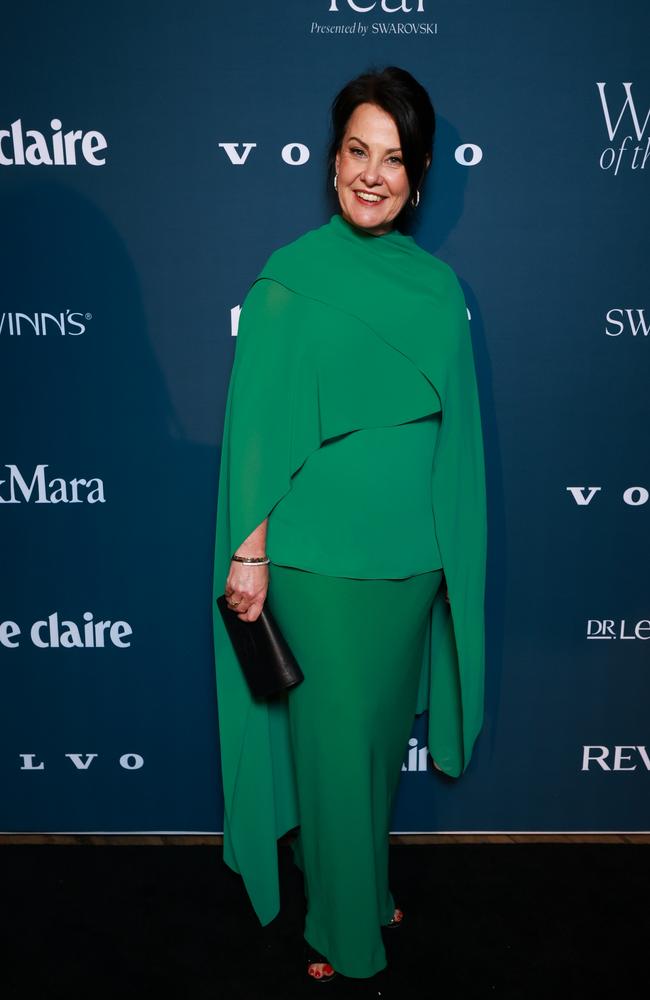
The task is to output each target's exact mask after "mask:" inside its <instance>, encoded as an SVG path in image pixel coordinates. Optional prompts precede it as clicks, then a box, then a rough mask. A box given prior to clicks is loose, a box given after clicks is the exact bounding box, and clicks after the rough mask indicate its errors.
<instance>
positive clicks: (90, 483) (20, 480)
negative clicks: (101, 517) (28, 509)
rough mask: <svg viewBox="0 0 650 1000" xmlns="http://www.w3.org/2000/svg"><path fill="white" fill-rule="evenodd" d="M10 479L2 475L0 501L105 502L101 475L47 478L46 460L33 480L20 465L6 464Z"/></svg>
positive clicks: (36, 471) (39, 466)
mask: <svg viewBox="0 0 650 1000" xmlns="http://www.w3.org/2000/svg"><path fill="white" fill-rule="evenodd" d="M6 468H7V469H9V479H0V504H3V503H30V502H32V501H33V502H34V503H106V497H105V496H104V483H103V480H101V479H71V480H70V481H69V482H67V481H66V480H65V479H50V480H49V482H46V481H45V469H46V468H47V462H45V463H44V464H43V465H37V466H36V469H35V470H34V473H33V475H32V478H31V482H29V483H28V482H27V480H26V479H25V478H24V477H23V475H22V474H21V472H20V470H19V469H18V466H17V465H10V464H7V465H6Z"/></svg>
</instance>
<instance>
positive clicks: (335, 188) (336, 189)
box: [334, 170, 339, 191]
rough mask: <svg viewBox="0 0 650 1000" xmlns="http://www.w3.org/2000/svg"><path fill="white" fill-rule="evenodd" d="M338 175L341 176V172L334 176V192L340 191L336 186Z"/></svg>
mask: <svg viewBox="0 0 650 1000" xmlns="http://www.w3.org/2000/svg"><path fill="white" fill-rule="evenodd" d="M338 175H339V172H338V170H337V171H336V173H335V174H334V190H335V191H338V187H337V186H336V179H337V177H338Z"/></svg>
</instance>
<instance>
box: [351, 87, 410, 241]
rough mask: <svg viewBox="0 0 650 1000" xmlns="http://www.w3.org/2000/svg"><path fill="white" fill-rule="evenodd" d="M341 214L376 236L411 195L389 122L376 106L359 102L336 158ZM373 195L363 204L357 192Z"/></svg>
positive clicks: (389, 226)
mask: <svg viewBox="0 0 650 1000" xmlns="http://www.w3.org/2000/svg"><path fill="white" fill-rule="evenodd" d="M336 169H337V171H338V178H337V193H338V196H339V202H340V204H341V215H342V216H343V218H344V219H346V220H347V221H348V222H351V223H353V225H355V226H359V227H360V228H362V229H366V230H367V231H368V232H369V233H371V234H373V235H375V236H381V235H382V234H383V233H388V232H390V230H391V229H392V228H393V219H395V218H396V216H398V215H399V213H400V212H401V211H402V208H403V207H404V205H405V203H406V200H407V198H408V197H409V195H410V190H409V182H408V177H407V174H406V169H405V167H404V162H403V158H402V151H401V148H400V138H399V132H398V131H397V125H396V124H395V121H394V119H393V118H392V117H391V116H390V115H389V114H388V113H387V112H386V111H384V110H383V109H382V108H379V107H377V105H375V104H359V105H357V107H356V108H355V110H354V112H353V114H352V115H351V116H350V120H349V121H348V124H347V128H346V130H345V135H344V136H343V142H342V143H341V148H340V149H339V151H338V153H337V154H336ZM359 191H362V192H367V193H369V194H370V195H374V196H375V197H373V198H371V199H369V200H368V201H363V200H362V198H361V197H360V196H359V194H358V193H357V192H359Z"/></svg>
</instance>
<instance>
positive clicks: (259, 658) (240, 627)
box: [217, 594, 305, 698]
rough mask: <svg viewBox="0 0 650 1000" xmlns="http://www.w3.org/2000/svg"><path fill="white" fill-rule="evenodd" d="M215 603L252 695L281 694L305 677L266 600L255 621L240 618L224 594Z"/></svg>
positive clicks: (266, 696) (257, 696) (256, 696)
mask: <svg viewBox="0 0 650 1000" xmlns="http://www.w3.org/2000/svg"><path fill="white" fill-rule="evenodd" d="M217 606H218V608H219V611H220V612H221V617H222V618H223V621H224V625H225V626H226V630H227V632H228V635H229V637H230V641H231V643H232V646H233V649H234V650H235V654H236V655H237V659H238V660H239V663H240V665H241V668H242V671H243V673H244V676H245V678H246V681H247V682H248V686H249V688H250V691H251V694H252V695H253V697H254V698H269V697H270V696H272V695H275V694H280V693H281V692H282V691H286V690H287V689H288V688H291V687H294V685H296V684H299V683H300V681H302V680H304V679H305V678H304V674H303V672H302V670H301V669H300V666H299V665H298V662H297V661H296V658H295V656H294V655H293V653H292V652H291V650H290V649H289V646H288V644H287V640H286V639H285V638H284V636H283V635H282V633H281V632H280V629H279V628H278V623H277V622H276V620H275V618H274V617H273V615H272V614H271V612H270V610H269V608H268V605H267V602H266V601H265V602H264V605H263V607H262V611H261V613H260V615H259V616H258V617H257V618H256V619H255V621H254V622H247V621H242V619H241V618H240V617H239V615H238V614H237V612H236V611H235V610H234V609H233V608H231V607H230V606H229V604H228V601H227V598H226V595H225V594H222V595H221V597H218V598H217Z"/></svg>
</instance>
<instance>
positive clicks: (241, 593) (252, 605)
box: [224, 559, 269, 622]
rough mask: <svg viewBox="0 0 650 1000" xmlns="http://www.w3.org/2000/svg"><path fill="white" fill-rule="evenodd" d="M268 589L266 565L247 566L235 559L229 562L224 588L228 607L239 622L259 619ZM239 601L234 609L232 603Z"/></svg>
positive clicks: (267, 568) (267, 569)
mask: <svg viewBox="0 0 650 1000" xmlns="http://www.w3.org/2000/svg"><path fill="white" fill-rule="evenodd" d="M268 589H269V567H268V564H267V563H259V565H257V566H247V565H246V564H245V563H241V562H238V561H237V560H236V559H231V561H230V572H229V573H228V579H227V580H226V586H225V587H224V593H225V595H226V598H227V600H228V604H229V606H230V607H231V608H232V609H233V611H236V612H237V614H238V615H239V618H240V619H241V621H244V622H254V621H255V620H256V619H257V618H259V616H260V614H261V612H262V608H263V607H264V601H265V600H266V594H267V591H268ZM237 601H240V602H241V603H240V604H237V606H236V607H233V603H235V604H236V603H237Z"/></svg>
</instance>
